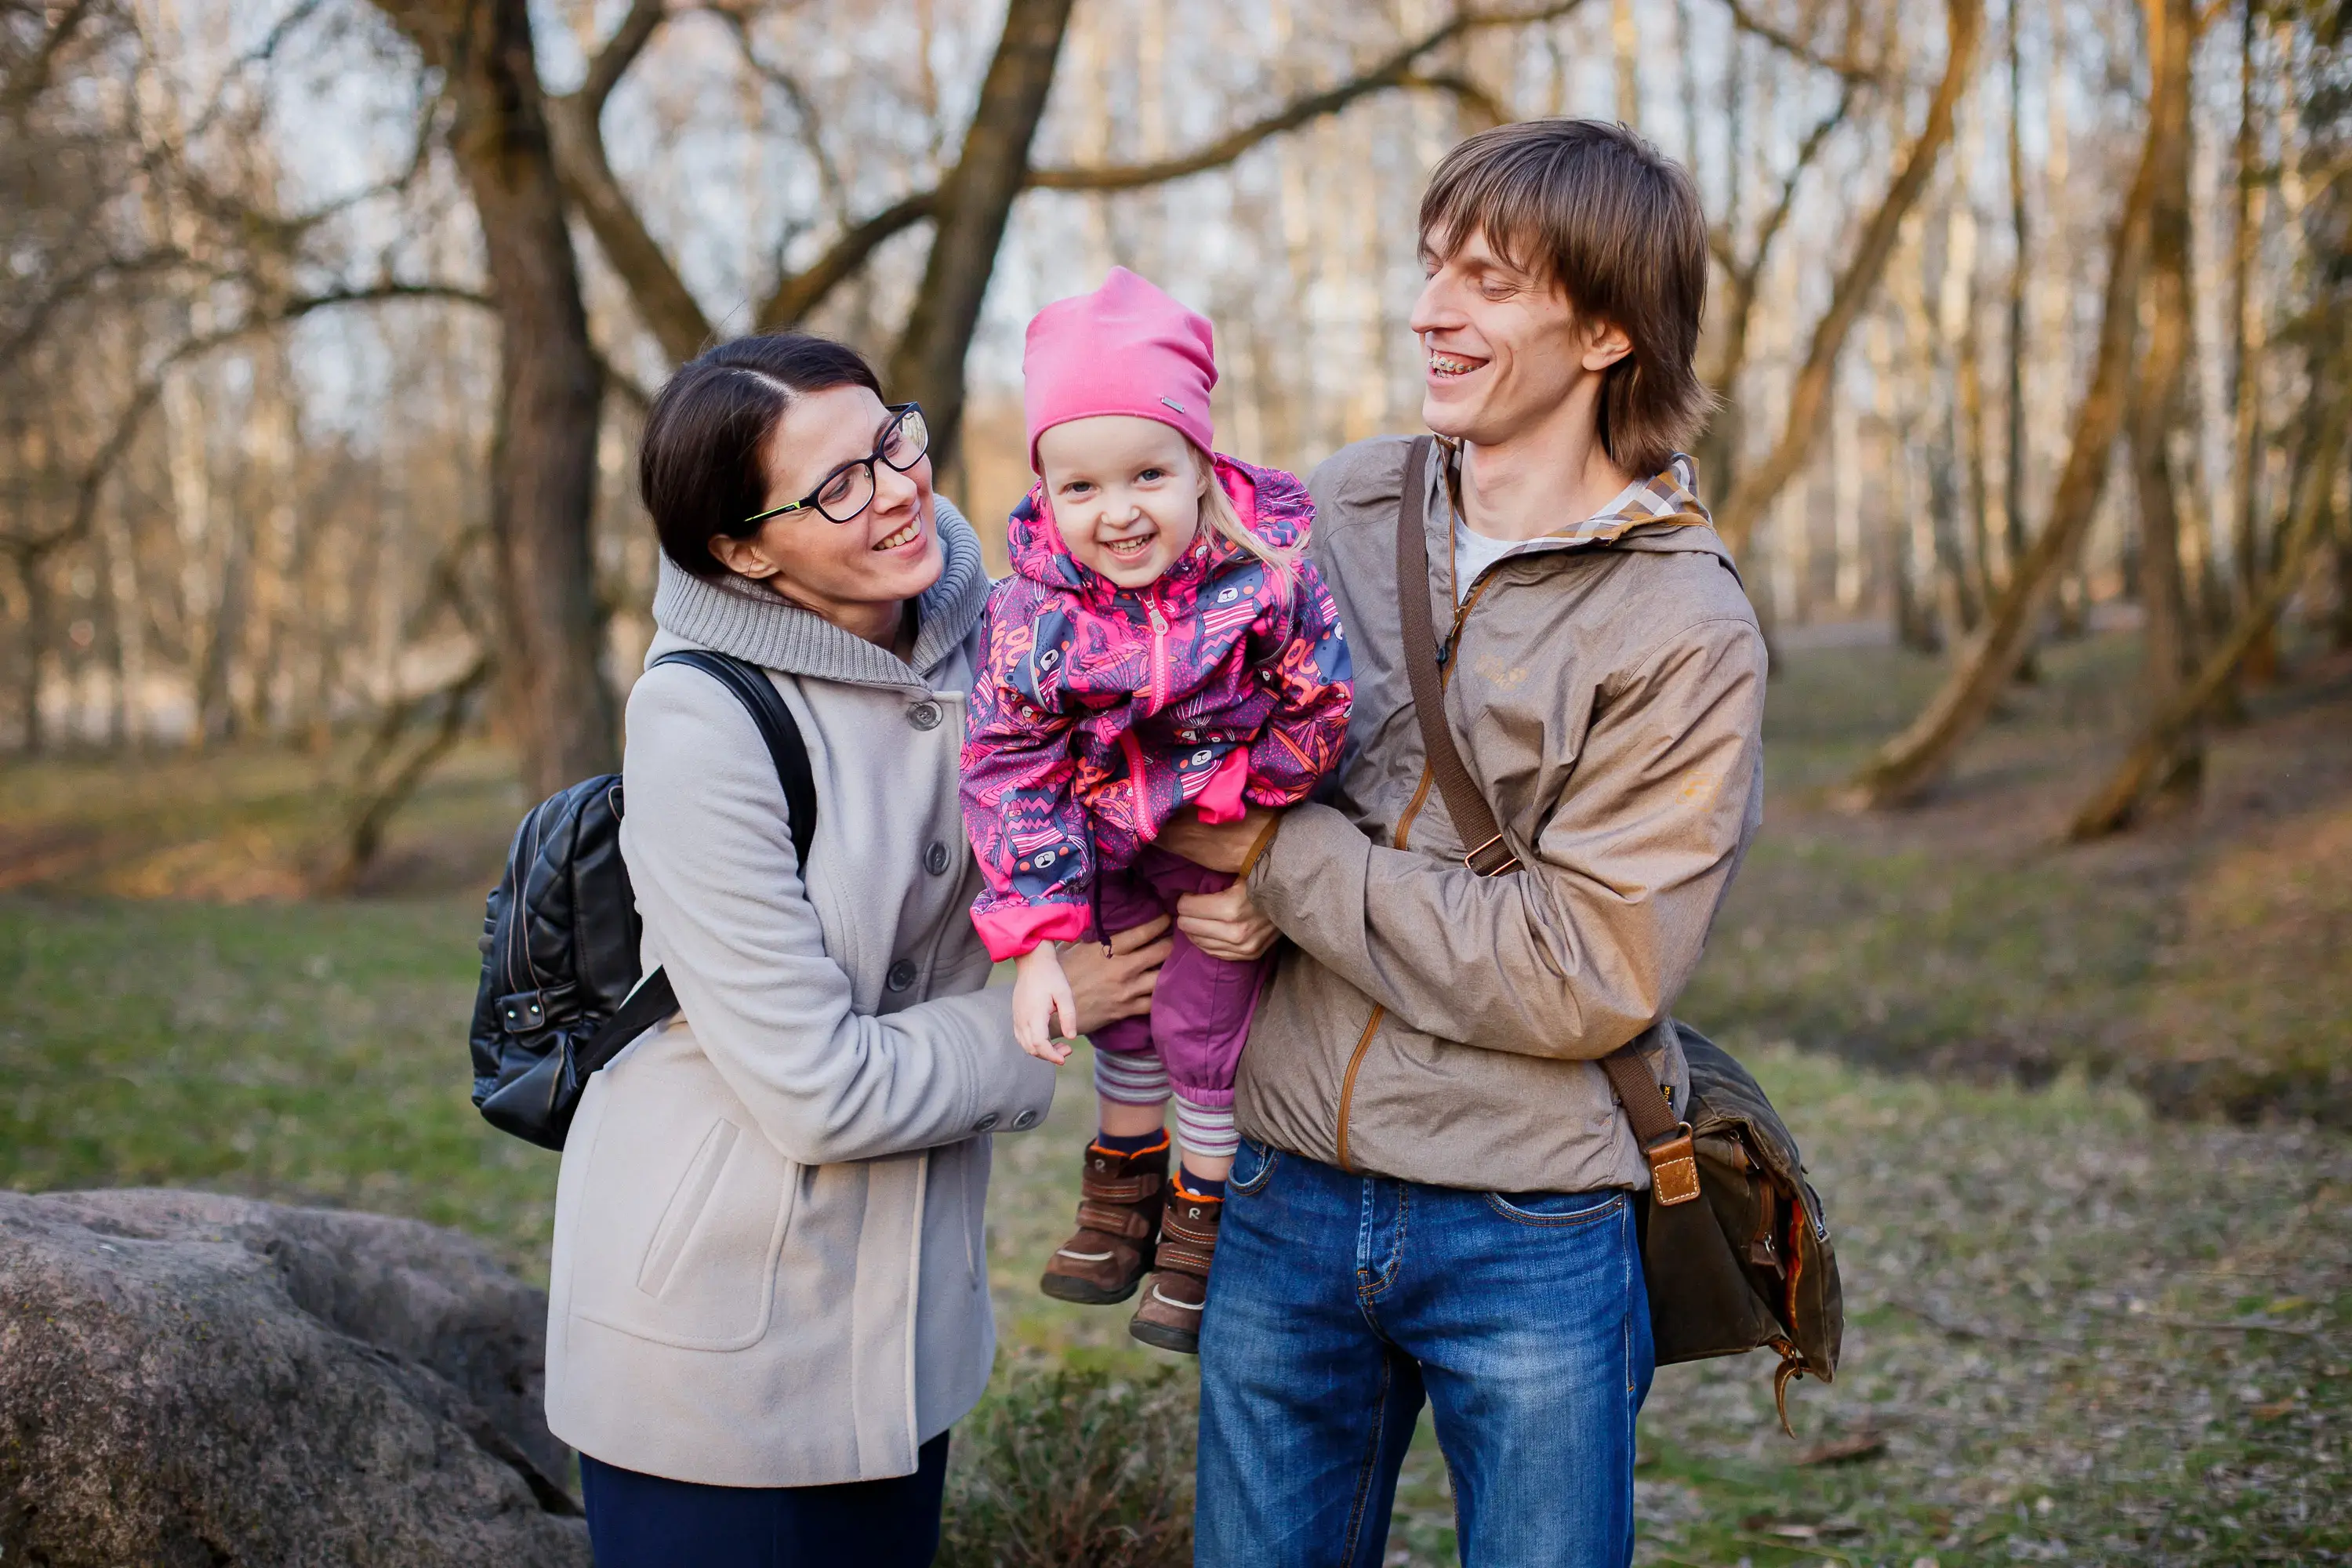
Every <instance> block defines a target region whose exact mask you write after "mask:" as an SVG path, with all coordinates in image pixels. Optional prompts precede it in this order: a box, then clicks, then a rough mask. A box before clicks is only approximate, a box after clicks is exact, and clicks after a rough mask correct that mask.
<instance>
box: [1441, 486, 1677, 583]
mask: <svg viewBox="0 0 2352 1568" xmlns="http://www.w3.org/2000/svg"><path fill="white" fill-rule="evenodd" d="M1641 488H1642V485H1641V481H1640V480H1638V479H1637V480H1635V481H1634V482H1633V483H1632V484H1630V485H1627V486H1626V487H1625V488H1624V489H1622V490H1619V491H1618V492H1617V494H1616V496H1615V498H1614V499H1612V500H1611V501H1610V503H1609V504H1608V505H1607V506H1604V507H1602V508H1601V510H1599V511H1596V512H1594V513H1593V514H1592V515H1593V516H1594V517H1607V516H1609V515H1610V514H1611V513H1612V512H1616V511H1620V510H1623V508H1624V506H1625V503H1626V502H1628V501H1630V500H1633V495H1634V492H1635V491H1637V490H1639V489H1641ZM1536 542H1537V541H1535V540H1532V539H1489V538H1488V537H1486V535H1485V534H1483V533H1473V532H1471V531H1470V525H1469V524H1468V523H1466V522H1465V521H1462V519H1461V518H1460V517H1458V516H1457V517H1455V518H1454V603H1455V604H1456V605H1459V604H1461V603H1463V602H1464V601H1465V600H1466V599H1468V598H1469V597H1470V590H1471V588H1472V587H1473V586H1474V585H1475V584H1476V583H1477V581H1478V574H1480V573H1481V572H1484V571H1485V570H1486V568H1487V567H1489V566H1492V565H1493V564H1494V563H1496V562H1497V561H1500V560H1501V559H1502V558H1503V557H1504V556H1506V555H1509V554H1512V553H1514V552H1517V551H1519V550H1521V549H1523V548H1525V547H1526V546H1528V545H1529V544H1533V543H1536Z"/></svg>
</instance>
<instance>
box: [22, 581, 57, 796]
mask: <svg viewBox="0 0 2352 1568" xmlns="http://www.w3.org/2000/svg"><path fill="white" fill-rule="evenodd" d="M14 553H15V555H16V579H17V581H18V582H20V583H22V584H24V585H25V661H24V664H23V667H22V668H20V669H19V670H18V672H17V679H18V680H19V681H20V682H21V683H22V684H21V685H20V686H19V687H18V688H17V692H16V706H17V709H18V710H19V711H20V712H21V713H22V714H23V715H24V728H23V729H22V730H21V731H19V732H18V735H19V744H20V749H21V750H22V751H23V752H24V754H25V755H26V756H28V757H37V756H39V755H40V754H41V753H42V752H46V751H47V750H48V742H49V733H48V726H47V724H45V723H43V722H42V721H41V666H42V664H43V662H44V661H45V660H47V658H48V655H49V626H50V623H51V621H52V620H54V619H55V616H54V615H53V613H52V610H51V605H50V599H49V579H48V563H49V562H48V552H47V551H42V550H18V551H16V552H14Z"/></svg>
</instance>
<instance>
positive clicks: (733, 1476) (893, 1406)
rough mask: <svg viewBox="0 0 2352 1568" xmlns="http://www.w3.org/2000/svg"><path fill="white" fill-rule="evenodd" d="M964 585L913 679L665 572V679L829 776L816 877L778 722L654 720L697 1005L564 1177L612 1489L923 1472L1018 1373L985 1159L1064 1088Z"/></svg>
mask: <svg viewBox="0 0 2352 1568" xmlns="http://www.w3.org/2000/svg"><path fill="white" fill-rule="evenodd" d="M936 505H937V509H938V510H937V511H936V513H935V516H936V518H937V521H938V523H939V529H940V537H941V542H942V544H943V545H944V547H945V550H946V554H947V566H946V570H945V572H944V573H943V574H941V576H940V581H939V583H938V584H936V585H935V586H933V587H932V588H931V589H930V591H929V592H928V593H926V594H925V595H923V596H922V598H921V600H920V601H919V624H920V630H919V637H918V640H917V644H916V647H915V650H914V653H913V655H912V658H911V660H910V661H908V662H901V661H900V660H899V659H898V658H895V657H893V656H892V655H891V654H890V653H889V652H887V650H885V649H882V648H879V647H875V646H874V645H873V644H871V643H868V642H866V641H864V640H863V639H861V638H859V637H855V636H852V635H851V634H849V633H847V632H845V631H842V630H841V629H839V628H838V627H835V626H832V625H831V624H830V623H828V622H826V621H824V619H822V618H821V617H819V616H814V615H811V614H809V613H808V612H806V611H803V610H800V609H796V608H794V607H793V606H792V605H788V604H786V603H784V602H783V600H782V599H781V598H780V597H778V596H777V595H774V594H772V593H770V592H768V591H766V590H763V589H761V588H759V587H757V586H756V585H755V584H750V583H749V582H747V581H745V580H743V579H740V578H735V579H730V580H728V581H726V582H723V583H716V584H714V583H706V582H702V581H700V580H698V579H696V578H694V577H692V576H689V575H688V574H685V573H683V572H680V571H678V570H677V569H676V568H675V567H674V566H673V565H671V564H670V563H668V562H667V561H665V562H664V563H662V579H661V585H660V588H659V590H658V593H657V595H656V598H655V602H654V619H655V622H656V626H658V627H659V633H660V635H659V636H658V637H656V641H655V643H654V646H653V648H652V650H651V652H650V653H649V654H648V656H647V657H648V659H649V660H650V659H651V658H657V657H659V656H660V655H661V654H663V653H666V652H667V651H669V650H670V649H672V648H677V647H708V648H715V649H717V650H719V651H720V652H723V653H730V654H734V655H736V656H738V657H740V658H746V659H749V660H751V662H752V663H754V664H757V665H760V666H761V667H763V668H766V669H767V670H769V671H770V672H771V676H772V679H773V680H774V681H775V683H776V686H777V688H778V689H779V690H781V691H782V693H783V697H784V700H785V702H786V704H787V705H789V706H790V708H791V709H792V711H793V717H794V718H795V719H796V720H797V721H799V724H800V729H801V733H802V735H803V737H804V739H805V740H806V742H807V745H808V751H809V758H810V762H811V763H812V765H813V767H814V772H815V775H816V786H817V799H818V811H817V826H816V837H815V841H814V844H813V845H812V846H811V848H810V851H809V861H810V863H809V864H808V865H807V866H805V867H803V866H801V865H799V864H798V863H796V861H795V859H794V857H793V845H792V838H791V835H790V831H789V827H788V825H787V823H786V820H785V806H784V797H783V791H782V787H781V786H780V785H779V784H778V783H777V780H776V774H775V769H774V767H773V765H772V763H771V762H770V760H769V757H768V753H767V751H766V748H765V747H763V746H762V745H761V741H760V736H759V732H758V731H757V729H756V728H755V727H754V726H753V723H752V721H751V716H750V715H749V714H748V713H746V712H745V711H744V710H743V708H742V706H741V705H740V703H739V702H738V701H737V700H736V699H735V698H734V696H733V695H731V694H730V692H728V691H727V690H726V689H724V688H723V687H721V686H720V685H719V683H718V682H717V681H715V680H713V679H711V678H710V677H709V676H708V675H705V674H703V673H702V672H701V671H699V670H697V669H693V668H688V667H681V666H677V665H665V666H663V667H661V668H656V669H648V670H647V671H646V674H645V675H644V676H643V677H642V678H641V679H639V680H638V681H637V684H636V688H635V690H634V691H633V692H632V693H631V695H630V698H629V707H628V746H627V752H626V755H625V762H624V764H623V779H624V788H625V801H626V815H625V817H624V819H623V823H622V828H621V851H622V855H623V858H625V860H626V862H627V864H628V868H629V876H630V879H631V881H632V882H633V883H634V884H635V889H636V895H637V906H638V910H639V911H640V912H641V913H642V915H643V916H644V919H645V951H644V959H645V963H646V968H647V969H648V970H650V969H651V968H652V966H653V965H655V964H657V963H658V964H661V965H663V966H664V967H665V968H667V970H668V972H669V975H670V978H671V980H672V981H673V982H674V983H675V984H676V985H677V994H678V1000H679V1005H680V1008H681V1011H680V1013H679V1015H678V1016H676V1017H674V1018H672V1019H671V1020H670V1022H669V1023H668V1024H667V1025H666V1026H662V1027H659V1028H656V1029H654V1030H651V1031H648V1032H647V1033H646V1035H644V1036H642V1037H639V1038H638V1039H637V1040H636V1041H635V1043H633V1044H632V1045H631V1046H630V1047H628V1049H627V1050H626V1051H625V1052H624V1053H623V1054H622V1055H621V1056H620V1057H619V1058H617V1059H616V1060H615V1061H614V1064H613V1065H612V1066H611V1067H610V1068H607V1069H605V1070H604V1072H601V1073H599V1074H597V1075H596V1076H595V1077H594V1078H593V1079H591V1080H590V1081H589V1085H588V1089H587V1093H586V1094H585V1096H584V1097H583V1100H582V1102H581V1106H580V1112H579V1116H578V1119H577V1120H576V1121H574V1122H573V1124H572V1132H571V1136H570V1139H569V1142H567V1144H566V1147H565V1149H564V1152H563V1169H562V1177H561V1180H560V1182H559V1184H558V1187H557V1192H556V1208H555V1243H554V1252H553V1257H552V1260H551V1267H550V1277H549V1300H548V1332H547V1417H548V1425H549V1426H550V1427H551V1428H552V1429H553V1431H554V1432H555V1434H556V1436H559V1437H561V1438H562V1439H563V1440H564V1441H565V1442H568V1443H570V1444H572V1446H573V1447H577V1448H579V1449H580V1450H581V1451H582V1452H583V1453H587V1454H591V1455H593V1456H594V1457H595V1458H599V1459H602V1460H604V1461H605V1462H606V1463H608V1464H614V1465H619V1466H622V1467H624V1468H628V1469H633V1470H640V1471H645V1472H647V1473H650V1474H653V1475H657V1476H667V1477H669V1478H672V1479H677V1480H686V1481H698V1482H702V1483H705V1484H710V1485H719V1486H813V1485H823V1484H828V1483H834V1482H840V1481H853V1480H866V1479H877V1478H881V1477H887V1476H898V1475H905V1474H908V1473H909V1472H911V1471H913V1470H914V1468H916V1449H917V1448H918V1447H919V1446H920V1445H921V1444H922V1443H923V1442H924V1441H925V1440H927V1439H928V1438H930V1437H932V1436H936V1435H937V1434H939V1433H940V1432H942V1431H944V1430H946V1429H947V1428H948V1427H949V1426H950V1425H952V1424H953V1423H954V1422H955V1421H956V1420H957V1419H959V1418H960V1417H961V1416H962V1415H964V1414H965V1413H966V1412H967V1411H969V1410H970V1409H971V1406H972V1405H973V1404H974V1403H975V1402H976V1401H977V1400H978V1399H979V1397H980V1394H981V1390H982V1385H983V1384H986V1382H987V1380H988V1374H989V1368H990V1364H991V1363H992V1359H993V1356H994V1352H995V1341H996V1330H995V1323H994V1320H993V1319H992V1316H991V1314H990V1310H989V1301H988V1266H987V1258H986V1253H985V1249H984V1246H983V1239H982V1223H981V1221H982V1206H983V1205H984V1204H985V1203H986V1201H987V1196H988V1169H989V1137H990V1134H991V1132H992V1131H996V1130H1000V1129H1002V1130H1006V1131H1013V1130H1020V1129H1025V1128H1028V1127H1032V1126H1034V1125H1035V1124H1036V1123H1037V1122H1038V1121H1041V1120H1042V1119H1043V1118H1044V1116H1045V1111H1046V1110H1047V1108H1048V1106H1049V1105H1050V1104H1051V1102H1052V1099H1053V1090H1054V1075H1053V1069H1052V1068H1050V1067H1048V1066H1047V1065H1046V1064H1045V1063H1043V1062H1040V1061H1037V1060H1034V1059H1033V1058H1030V1057H1027V1056H1025V1055H1024V1054H1023V1053H1022V1051H1021V1050H1020V1048H1019V1047H1016V1046H1015V1045H1014V1044H1013V1028H1012V1008H1011V1003H1010V1000H1009V997H1010V993H1009V992H1008V991H1006V990H1004V989H1002V988H1000V989H998V990H995V991H983V990H982V986H983V985H984V984H986V982H987V979H988V974H989V967H990V966H989V962H988V955H987V953H986V952H985V951H984V950H983V949H982V947H981V944H980V940H979V937H978V935H977V934H976V933H975V932H974V931H973V930H972V925H971V916H970V912H969V911H970V906H971V899H972V895H973V894H974V892H975V891H976V890H977V889H978V887H979V881H980V879H979V874H978V872H977V870H976V868H974V867H973V865H972V860H971V851H970V848H969V847H968V844H967V841H966V839H965V837H964V832H963V826H962V821H961V815H960V813H959V810H958V806H957V801H956V753H957V751H958V749H959V747H960V746H961V742H962V737H963V714H964V697H965V693H966V691H967V690H968V689H969V687H970V684H971V670H972V668H973V653H974V643H973V638H974V635H975V632H976V628H977V626H978V624H979V619H980V612H981V608H982V605H983V604H984V602H985V601H986V598H987V595H988V577H987V574H986V572H985V570H984V569H983V567H982V563H981V554H980V546H979V542H978V541H977V540H976V539H975V538H974V537H973V535H972V531H971V527H970V526H969V525H968V524H966V523H965V521H964V520H963V519H962V518H961V517H960V516H959V515H957V514H956V512H955V510H954V509H953V508H951V507H950V506H949V505H948V504H947V503H946V502H945V501H940V502H937V503H936Z"/></svg>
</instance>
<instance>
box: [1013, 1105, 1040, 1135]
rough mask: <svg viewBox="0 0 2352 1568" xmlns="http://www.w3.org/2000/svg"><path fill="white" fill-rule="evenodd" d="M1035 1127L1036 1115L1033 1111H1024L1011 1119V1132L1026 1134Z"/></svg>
mask: <svg viewBox="0 0 2352 1568" xmlns="http://www.w3.org/2000/svg"><path fill="white" fill-rule="evenodd" d="M1036 1125H1037V1113H1036V1112H1035V1111H1034V1110H1024V1111H1023V1112H1022V1113H1021V1114H1020V1115H1018V1116H1016V1117H1014V1118H1013V1131H1016V1132H1026V1131H1029V1129H1031V1128H1032V1127H1034V1126H1036Z"/></svg>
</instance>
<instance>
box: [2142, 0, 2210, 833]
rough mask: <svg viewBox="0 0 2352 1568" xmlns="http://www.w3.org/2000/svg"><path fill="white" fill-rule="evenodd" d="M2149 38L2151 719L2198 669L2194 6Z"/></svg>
mask: <svg viewBox="0 0 2352 1568" xmlns="http://www.w3.org/2000/svg"><path fill="white" fill-rule="evenodd" d="M2147 13H2148V18H2147V21H2148V36H2149V37H2150V38H2151V39H2161V40H2162V42H2161V43H2159V44H2158V47H2157V58H2158V62H2159V70H2158V76H2157V79H2156V95H2155V99H2154V100H2153V102H2152V103H2151V105H2150V110H2151V122H2152V124H2153V125H2155V126H2159V127H2161V128H2162V129H2163V131H2164V149H2163V153H2162V155H2161V161H2160V162H2159V163H2158V168H2157V176H2156V193H2155V195H2154V197H2153V199H2152V200H2151V202H2150V203H2149V206H2148V273H2147V304H2148V310H2147V317H2148V321H2147V327H2148V332H2147V344H2146V347H2145V349H2144V350H2143V352H2142V353H2141V356H2140V363H2139V374H2138V376H2137V398H2136V400H2135V405H2134V407H2133V410H2132V419H2131V457H2132V478H2133V481H2134V482H2133V489H2135V490H2136V491H2137V500H2138V503H2139V525H2140V556H2139V583H2140V604H2141V607H2142V609H2143V611H2144V612H2145V613H2146V616H2147V626H2146V631H2145V633H2144V634H2143V643H2142V662H2141V671H2140V682H2141V690H2142V693H2143V695H2144V699H2145V701H2146V704H2147V711H2148V712H2150V713H2160V712H2162V711H2164V710H2166V709H2167V708H2168V707H2169V706H2170V705H2171V703H2172V701H2173V700H2174V699H2175V698H2177V697H2178V696H2179V693H2180V690H2181V689H2182V688H2183V687H2184V686H2186V685H2187V684H2188V682H2189V678H2190V676H2191V675H2192V674H2194V672H2195V668H2196V639H2195V627H2194V626H2193V625H2192V623H2191V620H2190V611H2189V595H2188V591H2187V584H2185V583H2184V582H2183V581H2182V577H2181V570H2180V552H2181V537H2180V498H2179V493H2178V490H2177V488H2176V483H2175V478H2174V474H2173V465H2172V451H2171V448H2172V435H2173V431H2174V428H2175V427H2176V426H2178V425H2179V422H2180V410H2181V384H2182V382H2183V380H2184V375H2183V372H2184V370H2185V368H2186V366H2187V364H2188V363H2189V47H2190V46H2189V43H2188V42H2186V41H2185V40H2188V39H2189V38H2191V37H2194V33H2195V28H2196V15H2195V7H2194V5H2193V0H2147ZM2178 744H2179V747H2180V751H2179V754H2178V756H2177V757H2176V758H2175V759H2174V762H2173V765H2172V766H2171V767H2169V768H2168V770H2167V772H2168V777H2167V779H2166V781H2165V783H2166V784H2167V786H2168V787H2171V786H2173V785H2185V786H2187V787H2189V788H2190V789H2192V790H2193V788H2194V787H2195V784H2196V781H2197V778H2198V775H2199V773H2200V769H2201V765H2202V761H2203V748H2202V745H2201V744H2200V742H2199V740H2198V738H2197V735H2196V733H2195V731H2194V729H2193V728H2190V729H2187V730H2184V731H2182V732H2181V734H2180V735H2179V737H2178Z"/></svg>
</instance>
